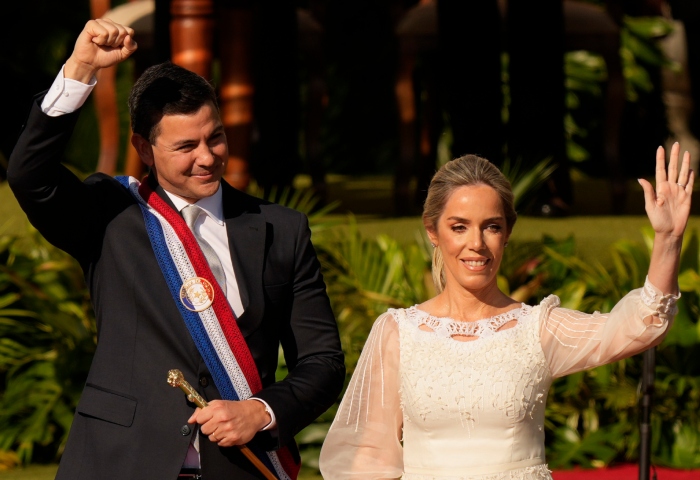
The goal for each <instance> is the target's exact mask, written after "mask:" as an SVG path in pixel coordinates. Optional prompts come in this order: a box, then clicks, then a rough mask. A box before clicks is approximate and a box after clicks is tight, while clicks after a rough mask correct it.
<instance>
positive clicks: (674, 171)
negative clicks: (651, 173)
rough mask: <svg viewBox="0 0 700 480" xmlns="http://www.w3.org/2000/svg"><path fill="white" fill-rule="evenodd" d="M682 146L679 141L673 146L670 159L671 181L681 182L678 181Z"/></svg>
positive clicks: (669, 177) (669, 178)
mask: <svg viewBox="0 0 700 480" xmlns="http://www.w3.org/2000/svg"><path fill="white" fill-rule="evenodd" d="M680 151H681V146H680V144H679V143H678V142H676V143H674V144H673V146H672V147H671V158H669V159H668V181H669V183H680V182H679V181H678V157H679V156H680V155H679V154H680Z"/></svg>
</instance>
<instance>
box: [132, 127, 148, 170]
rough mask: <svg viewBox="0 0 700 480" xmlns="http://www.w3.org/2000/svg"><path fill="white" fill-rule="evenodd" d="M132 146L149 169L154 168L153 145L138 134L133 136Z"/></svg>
mask: <svg viewBox="0 0 700 480" xmlns="http://www.w3.org/2000/svg"><path fill="white" fill-rule="evenodd" d="M131 144H132V145H133V146H134V148H135V149H136V153H138V154H139V158H141V161H142V162H143V163H145V164H146V165H147V166H148V167H150V168H153V145H151V142H149V141H148V140H146V139H145V138H143V137H142V136H141V135H139V134H138V133H134V134H132V135H131Z"/></svg>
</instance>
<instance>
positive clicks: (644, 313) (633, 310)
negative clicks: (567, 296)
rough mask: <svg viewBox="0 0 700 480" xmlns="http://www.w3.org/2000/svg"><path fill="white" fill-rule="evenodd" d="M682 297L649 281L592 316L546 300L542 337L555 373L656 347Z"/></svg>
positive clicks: (553, 300)
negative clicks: (677, 302) (664, 292)
mask: <svg viewBox="0 0 700 480" xmlns="http://www.w3.org/2000/svg"><path fill="white" fill-rule="evenodd" d="M679 297H680V295H677V296H674V295H664V294H663V292H661V291H660V290H658V289H657V288H656V287H654V286H653V285H652V284H651V283H650V282H649V280H648V279H647V281H646V282H645V283H644V287H643V288H639V289H637V290H633V291H631V292H630V293H628V294H627V295H626V296H625V297H624V298H623V299H622V300H620V301H619V302H618V303H617V305H615V307H614V308H613V310H612V312H610V313H606V314H601V313H599V312H595V313H593V314H587V313H582V312H577V311H575V310H568V309H565V308H557V307H559V299H558V298H557V297H555V296H550V297H548V298H546V299H545V300H544V301H543V302H542V304H541V312H540V315H541V316H540V340H541V343H542V349H543V350H544V354H545V356H546V357H547V361H548V363H549V367H550V370H551V372H552V375H553V376H554V377H562V376H564V375H568V374H569V373H574V372H578V371H581V370H586V369H588V368H593V367H597V366H599V365H603V364H606V363H611V362H614V361H617V360H620V359H622V358H626V357H630V356H632V355H635V354H637V353H639V352H642V351H644V350H646V349H647V348H649V347H652V346H654V345H657V344H659V343H660V342H661V340H662V339H663V336H664V334H665V333H666V331H667V330H668V328H669V326H670V323H671V321H672V320H673V316H674V315H675V314H676V312H677V309H676V301H677V300H678V298H679Z"/></svg>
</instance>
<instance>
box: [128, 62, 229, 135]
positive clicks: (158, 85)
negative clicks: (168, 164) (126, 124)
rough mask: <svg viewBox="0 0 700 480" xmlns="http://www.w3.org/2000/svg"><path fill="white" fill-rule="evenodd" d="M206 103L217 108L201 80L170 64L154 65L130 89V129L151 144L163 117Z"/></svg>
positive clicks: (211, 92)
mask: <svg viewBox="0 0 700 480" xmlns="http://www.w3.org/2000/svg"><path fill="white" fill-rule="evenodd" d="M209 102H211V104H212V105H213V106H214V107H215V108H218V106H217V103H216V93H215V92H214V88H213V87H212V86H211V84H210V83H209V82H207V81H206V80H205V79H204V78H202V77H200V76H199V75H197V74H196V73H194V72H191V71H189V70H187V69H185V68H182V67H179V66H177V65H175V64H173V63H170V62H165V63H161V64H158V65H154V66H152V67H149V68H147V69H146V71H145V72H143V75H141V76H140V77H139V79H138V80H137V81H136V83H135V84H134V87H133V88H132V89H131V94H130V95H129V115H130V116H131V128H132V130H133V131H134V133H138V134H139V135H141V136H142V137H143V138H147V139H148V141H149V142H151V144H152V145H155V141H156V137H157V136H158V133H159V132H158V123H159V122H160V120H161V119H162V118H163V115H188V114H191V113H195V112H197V111H198V110H199V109H200V108H202V107H203V106H204V105H205V104H206V103H209Z"/></svg>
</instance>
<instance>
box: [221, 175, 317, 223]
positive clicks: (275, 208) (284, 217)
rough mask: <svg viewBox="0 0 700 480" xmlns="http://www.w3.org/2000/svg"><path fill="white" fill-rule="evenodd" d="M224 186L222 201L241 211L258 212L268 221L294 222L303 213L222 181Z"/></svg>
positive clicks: (301, 216)
mask: <svg viewBox="0 0 700 480" xmlns="http://www.w3.org/2000/svg"><path fill="white" fill-rule="evenodd" d="M222 185H223V188H224V198H223V201H224V202H225V203H229V204H235V205H236V206H237V208H240V209H241V211H242V212H241V213H253V214H255V213H259V214H262V215H264V216H265V219H266V220H267V221H270V222H273V223H274V222H276V221H284V222H294V221H301V219H302V218H304V217H305V216H304V214H303V213H301V212H299V211H297V210H294V209H292V208H289V207H285V206H283V205H280V204H278V203H274V202H270V201H268V200H265V199H262V198H259V197H255V196H253V195H250V194H249V193H246V192H242V191H240V190H237V189H235V188H233V187H232V186H230V185H228V184H227V183H222Z"/></svg>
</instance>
